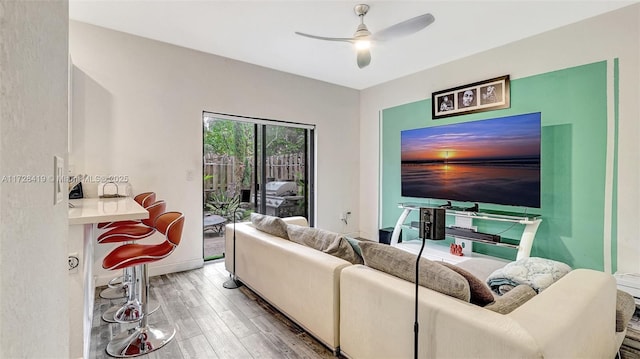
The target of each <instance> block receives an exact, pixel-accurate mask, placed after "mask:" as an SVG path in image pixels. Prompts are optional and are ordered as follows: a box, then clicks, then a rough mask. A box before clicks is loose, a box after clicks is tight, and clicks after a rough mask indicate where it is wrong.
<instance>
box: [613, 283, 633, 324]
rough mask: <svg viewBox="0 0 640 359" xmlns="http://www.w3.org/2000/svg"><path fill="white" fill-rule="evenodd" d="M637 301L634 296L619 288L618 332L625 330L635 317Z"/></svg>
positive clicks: (617, 297)
mask: <svg viewBox="0 0 640 359" xmlns="http://www.w3.org/2000/svg"><path fill="white" fill-rule="evenodd" d="M635 310H636V302H635V300H634V299H633V296H632V295H631V294H629V293H627V292H624V291H621V290H620V289H618V293H617V296H616V332H623V331H624V330H625V329H627V325H628V324H629V321H630V320H631V317H633V313H634V312H635Z"/></svg>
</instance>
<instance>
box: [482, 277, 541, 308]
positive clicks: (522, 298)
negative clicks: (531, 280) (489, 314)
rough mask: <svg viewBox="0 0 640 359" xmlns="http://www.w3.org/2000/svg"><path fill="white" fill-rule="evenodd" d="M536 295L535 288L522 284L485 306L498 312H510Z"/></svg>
mask: <svg viewBox="0 0 640 359" xmlns="http://www.w3.org/2000/svg"><path fill="white" fill-rule="evenodd" d="M535 296H536V291H535V290H533V288H531V287H530V286H528V285H526V284H521V285H519V286H516V287H515V288H513V289H512V290H510V291H508V292H507V293H505V294H504V295H503V296H501V297H497V298H496V300H495V302H493V303H491V304H489V305H486V306H485V308H486V309H489V310H491V311H494V312H496V313H500V314H509V313H511V312H513V311H514V310H515V309H516V308H518V307H519V306H521V305H522V304H524V303H526V302H527V301H528V300H529V299H531V298H533V297H535Z"/></svg>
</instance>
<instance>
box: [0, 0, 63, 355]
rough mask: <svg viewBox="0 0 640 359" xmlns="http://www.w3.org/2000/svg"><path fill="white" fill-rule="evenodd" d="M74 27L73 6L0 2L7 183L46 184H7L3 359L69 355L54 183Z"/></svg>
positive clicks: (0, 326) (1, 158)
mask: <svg viewBox="0 0 640 359" xmlns="http://www.w3.org/2000/svg"><path fill="white" fill-rule="evenodd" d="M68 27H69V23H68V4H67V2H66V1H51V2H35V1H33V2H32V1H15V2H14V1H2V2H0V94H1V96H0V113H1V117H0V176H14V175H37V176H38V178H39V180H38V181H36V182H31V183H24V182H23V183H11V182H12V181H11V180H10V179H9V178H11V177H4V181H2V182H1V183H0V357H1V358H18V357H21V358H44V357H48V358H67V357H69V330H68V329H69V318H68V306H69V304H68V303H69V302H68V295H67V283H68V276H69V275H68V271H67V232H68V228H67V202H66V199H65V200H63V201H62V203H59V204H57V205H54V204H53V188H54V185H53V183H52V181H51V179H50V178H49V176H53V167H54V166H53V157H54V155H58V156H60V157H63V158H65V157H66V153H67V120H68V118H67V101H68V100H67V98H68V76H67V74H68ZM39 176H44V177H45V178H46V180H45V181H41V180H40V179H41V178H40V177H39ZM22 179H26V178H22Z"/></svg>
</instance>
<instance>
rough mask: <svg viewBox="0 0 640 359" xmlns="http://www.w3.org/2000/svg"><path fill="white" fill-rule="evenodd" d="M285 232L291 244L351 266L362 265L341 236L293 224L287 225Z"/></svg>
mask: <svg viewBox="0 0 640 359" xmlns="http://www.w3.org/2000/svg"><path fill="white" fill-rule="evenodd" d="M287 232H288V238H289V240H291V241H292V242H296V243H299V244H302V245H305V246H307V247H311V248H314V249H317V250H319V251H322V252H324V253H327V254H330V255H332V256H335V257H338V258H342V259H344V260H346V261H348V262H350V263H353V264H363V263H364V261H363V260H362V257H361V256H360V255H359V254H358V253H356V251H355V250H354V249H353V247H352V246H351V244H349V242H348V241H347V240H346V239H345V238H344V237H343V236H342V235H341V234H338V233H334V232H330V231H326V230H323V229H318V228H311V227H302V226H298V225H295V224H290V225H288V226H287Z"/></svg>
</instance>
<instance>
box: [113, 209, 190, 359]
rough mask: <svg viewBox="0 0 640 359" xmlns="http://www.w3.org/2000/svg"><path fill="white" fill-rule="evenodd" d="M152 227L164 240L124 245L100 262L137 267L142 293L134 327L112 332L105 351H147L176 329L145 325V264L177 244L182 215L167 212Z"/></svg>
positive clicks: (119, 354) (127, 353) (124, 355)
mask: <svg viewBox="0 0 640 359" xmlns="http://www.w3.org/2000/svg"><path fill="white" fill-rule="evenodd" d="M155 227H156V229H157V230H158V232H160V233H162V234H164V235H165V241H164V242H162V243H160V244H138V243H132V244H125V245H122V246H120V247H118V248H116V249H114V250H113V251H111V253H109V254H108V255H107V256H106V257H105V258H104V260H103V261H102V267H103V268H105V269H111V270H116V269H122V268H127V267H134V266H141V267H142V276H141V277H140V280H141V286H142V292H141V296H140V301H141V302H142V313H141V317H142V320H141V321H140V322H139V324H138V326H136V327H135V328H133V329H130V330H126V331H124V332H122V333H120V334H118V335H116V336H115V337H114V338H113V339H112V340H111V341H110V342H109V344H107V349H106V351H107V354H109V355H111V356H114V357H119V358H128V357H134V356H138V355H143V354H147V353H150V352H152V351H154V350H157V349H159V348H160V347H162V346H164V345H165V344H167V343H168V342H169V341H171V339H173V337H174V336H175V335H176V328H175V326H174V325H171V324H158V325H153V326H151V325H149V322H148V315H146V311H147V309H148V298H149V268H148V263H152V262H156V261H159V260H161V259H163V258H166V257H168V256H169V255H170V254H171V253H173V251H174V250H175V248H176V247H177V246H178V244H180V240H181V239H182V228H183V227H184V216H183V215H182V213H180V212H167V213H164V214H162V215H160V216H159V217H158V218H157V219H156V223H155Z"/></svg>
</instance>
